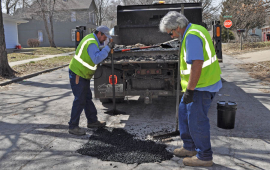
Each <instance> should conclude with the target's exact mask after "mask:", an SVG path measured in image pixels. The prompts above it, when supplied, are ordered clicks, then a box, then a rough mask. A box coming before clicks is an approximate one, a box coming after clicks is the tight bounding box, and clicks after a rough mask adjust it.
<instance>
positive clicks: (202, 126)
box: [178, 90, 216, 161]
mask: <svg viewBox="0 0 270 170" xmlns="http://www.w3.org/2000/svg"><path fill="white" fill-rule="evenodd" d="M215 94H216V93H215V92H207V91H197V90H194V96H193V102H191V103H189V104H185V103H183V97H182V99H181V102H180V104H179V114H178V115H179V131H180V137H181V139H182V140H183V142H184V146H183V147H184V148H185V149H186V150H189V151H195V150H196V151H197V155H196V156H197V157H198V159H200V160H204V161H209V160H212V159H213V157H212V155H213V152H212V149H211V143H210V124H209V119H208V117H207V113H208V110H209V107H210V105H211V102H212V100H213V98H214V96H215Z"/></svg>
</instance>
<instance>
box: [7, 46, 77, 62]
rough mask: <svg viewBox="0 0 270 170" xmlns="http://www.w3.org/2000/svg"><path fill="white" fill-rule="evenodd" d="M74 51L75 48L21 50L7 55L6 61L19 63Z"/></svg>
mask: <svg viewBox="0 0 270 170" xmlns="http://www.w3.org/2000/svg"><path fill="white" fill-rule="evenodd" d="M73 51H75V48H62V47H57V48H52V47H37V48H23V49H21V50H15V51H12V52H9V53H8V61H9V62H14V61H21V60H27V59H31V58H37V57H43V56H42V55H56V54H62V53H68V52H73Z"/></svg>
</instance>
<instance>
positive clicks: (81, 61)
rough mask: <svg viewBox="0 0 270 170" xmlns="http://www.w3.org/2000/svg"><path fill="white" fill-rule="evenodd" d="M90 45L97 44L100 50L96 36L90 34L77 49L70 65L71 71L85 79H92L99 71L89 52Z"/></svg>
mask: <svg viewBox="0 0 270 170" xmlns="http://www.w3.org/2000/svg"><path fill="white" fill-rule="evenodd" d="M90 44H96V46H97V47H98V48H99V46H98V42H97V41H96V39H95V36H94V34H89V35H87V36H85V37H84V38H83V39H82V40H81V42H80V44H79V45H78V47H77V49H76V52H75V56H74V57H73V58H72V60H71V61H70V63H69V69H70V70H71V71H73V72H74V73H75V74H76V75H78V76H80V77H82V78H84V79H91V78H92V77H93V75H94V74H95V71H96V69H97V65H96V64H95V63H94V62H93V61H92V59H91V57H90V56H89V54H88V52H87V48H88V46H89V45H90Z"/></svg>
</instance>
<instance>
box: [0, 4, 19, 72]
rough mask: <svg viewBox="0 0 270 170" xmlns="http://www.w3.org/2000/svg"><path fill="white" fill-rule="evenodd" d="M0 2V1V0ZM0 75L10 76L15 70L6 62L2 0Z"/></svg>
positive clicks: (0, 17) (0, 7) (0, 13)
mask: <svg viewBox="0 0 270 170" xmlns="http://www.w3.org/2000/svg"><path fill="white" fill-rule="evenodd" d="M0 2H1V1H0ZM0 10H1V11H0V76H1V77H11V76H14V73H15V71H14V70H12V68H11V67H10V66H9V64H8V59H7V52H6V42H5V34H4V24H3V15H2V2H1V3H0Z"/></svg>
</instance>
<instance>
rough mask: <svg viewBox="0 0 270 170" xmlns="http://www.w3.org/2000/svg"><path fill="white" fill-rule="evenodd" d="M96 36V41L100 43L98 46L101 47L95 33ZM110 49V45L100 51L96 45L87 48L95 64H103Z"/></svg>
mask: <svg viewBox="0 0 270 170" xmlns="http://www.w3.org/2000/svg"><path fill="white" fill-rule="evenodd" d="M93 34H94V36H95V39H96V40H97V42H98V46H100V42H99V40H98V38H97V36H96V34H95V33H93ZM110 50H111V49H110V47H109V46H108V45H106V46H105V47H104V48H103V49H102V50H100V49H99V48H98V47H97V46H96V44H90V45H89V46H88V48H87V52H88V54H89V56H90V57H91V59H92V61H93V62H94V63H95V64H99V63H100V62H102V61H103V60H104V59H105V58H107V56H108V53H109V52H110Z"/></svg>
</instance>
